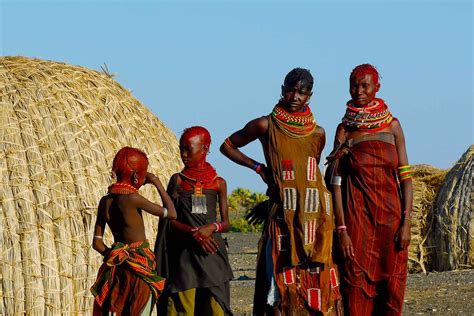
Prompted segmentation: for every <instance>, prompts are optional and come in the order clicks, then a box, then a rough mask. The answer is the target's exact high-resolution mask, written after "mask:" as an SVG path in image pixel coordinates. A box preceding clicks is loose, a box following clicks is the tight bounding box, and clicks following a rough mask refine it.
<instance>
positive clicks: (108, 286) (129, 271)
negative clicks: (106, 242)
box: [91, 241, 165, 315]
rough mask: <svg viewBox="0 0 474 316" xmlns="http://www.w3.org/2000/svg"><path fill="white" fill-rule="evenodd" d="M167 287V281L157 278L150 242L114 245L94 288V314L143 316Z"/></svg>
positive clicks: (100, 270) (101, 268)
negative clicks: (165, 286)
mask: <svg viewBox="0 0 474 316" xmlns="http://www.w3.org/2000/svg"><path fill="white" fill-rule="evenodd" d="M164 284H165V279H163V278H162V277H159V276H158V275H157V274H156V271H155V255H154V254H153V252H152V251H151V249H150V245H149V243H148V241H140V242H135V243H131V244H124V243H120V242H117V243H114V244H113V245H112V249H111V251H110V252H109V253H108V254H107V256H106V257H105V258H104V263H103V264H102V266H101V267H100V269H99V273H98V275H97V280H96V282H95V283H94V285H93V286H92V288H91V292H92V294H93V295H94V297H95V300H94V312H93V313H94V315H109V313H110V312H113V313H116V314H117V315H141V313H142V312H143V311H144V310H145V309H146V308H147V305H148V303H149V300H150V299H152V300H153V301H156V299H158V297H159V295H160V293H161V291H162V290H163V288H164ZM150 296H151V297H150Z"/></svg>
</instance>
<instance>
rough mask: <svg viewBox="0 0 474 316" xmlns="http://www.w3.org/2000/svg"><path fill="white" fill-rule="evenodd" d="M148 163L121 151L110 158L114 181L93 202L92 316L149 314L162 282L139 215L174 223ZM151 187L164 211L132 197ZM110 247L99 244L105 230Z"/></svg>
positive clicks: (132, 152)
mask: <svg viewBox="0 0 474 316" xmlns="http://www.w3.org/2000/svg"><path fill="white" fill-rule="evenodd" d="M147 169H148V158H147V156H146V154H145V153H144V152H142V151H140V150H138V149H136V148H131V147H124V148H122V149H120V150H119V151H118V152H117V154H116V155H115V158H114V161H113V166H112V172H113V173H114V174H115V176H116V177H117V182H116V183H114V184H112V185H111V186H110V187H109V190H108V194H107V195H105V196H104V197H102V199H101V200H100V202H99V209H98V212H97V220H96V223H95V228H94V239H93V244H92V246H93V248H94V249H95V250H96V251H97V252H99V253H100V254H101V255H103V256H104V260H103V261H104V262H103V264H102V266H101V267H100V270H99V273H98V276H97V280H96V282H95V283H94V285H93V286H92V288H91V292H92V294H93V295H94V297H95V300H94V310H93V315H111V314H113V315H115V314H117V315H122V313H123V314H127V315H150V314H151V311H152V309H153V306H154V302H156V300H157V299H158V296H159V295H160V294H161V291H162V290H163V288H164V285H165V280H164V279H163V278H162V277H159V276H158V275H157V273H156V271H155V256H154V254H153V252H152V251H151V249H150V244H149V242H148V240H146V236H145V226H144V224H143V217H142V210H143V211H145V212H147V213H150V214H152V215H155V216H160V217H161V218H166V217H168V218H176V210H175V208H174V205H173V202H172V201H171V198H170V197H169V196H168V194H167V193H166V191H165V189H164V188H163V186H162V185H161V182H160V179H158V177H157V176H155V175H153V174H152V173H149V172H147ZM147 183H150V184H153V185H154V186H155V187H156V189H157V190H158V193H159V194H160V196H161V199H162V201H163V205H164V206H160V205H157V204H155V203H153V202H151V201H149V200H147V199H146V198H145V197H143V196H141V195H140V194H139V193H138V189H139V188H140V187H141V186H142V185H144V184H147ZM106 225H108V226H109V227H110V230H111V231H112V234H113V236H114V244H113V245H112V246H111V247H107V246H106V245H105V243H104V241H103V234H104V230H105V226H106Z"/></svg>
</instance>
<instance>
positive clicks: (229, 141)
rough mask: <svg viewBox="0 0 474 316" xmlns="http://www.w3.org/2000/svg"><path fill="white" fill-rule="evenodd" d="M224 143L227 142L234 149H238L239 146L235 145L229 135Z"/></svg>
mask: <svg viewBox="0 0 474 316" xmlns="http://www.w3.org/2000/svg"><path fill="white" fill-rule="evenodd" d="M224 144H226V145H227V146H229V147H230V148H232V149H237V146H235V145H234V144H233V143H232V141H231V140H230V137H227V138H226V139H225V140H224Z"/></svg>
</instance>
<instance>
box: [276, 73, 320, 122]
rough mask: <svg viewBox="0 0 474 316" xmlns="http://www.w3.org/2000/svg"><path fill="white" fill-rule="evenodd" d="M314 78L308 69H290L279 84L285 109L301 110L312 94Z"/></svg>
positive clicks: (290, 110)
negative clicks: (280, 84)
mask: <svg viewBox="0 0 474 316" xmlns="http://www.w3.org/2000/svg"><path fill="white" fill-rule="evenodd" d="M313 83H314V79H313V76H312V75H311V73H310V72H309V70H308V69H304V68H295V69H293V70H292V71H290V72H289V73H288V74H287V75H286V77H285V81H284V83H283V85H282V86H281V95H282V103H283V106H284V107H285V109H286V110H287V111H288V112H290V113H292V112H301V111H303V109H304V106H305V105H306V104H307V103H308V102H309V99H310V98H311V95H312V94H313V92H312V90H313Z"/></svg>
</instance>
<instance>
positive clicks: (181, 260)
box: [155, 174, 233, 315]
mask: <svg viewBox="0 0 474 316" xmlns="http://www.w3.org/2000/svg"><path fill="white" fill-rule="evenodd" d="M178 177H180V178H181V180H182V182H181V184H182V185H183V186H184V188H183V187H182V186H180V185H178ZM187 180H189V179H186V178H184V177H183V175H182V174H174V175H173V176H172V177H171V179H170V183H169V185H168V194H169V195H170V197H171V199H172V200H173V203H174V205H175V208H176V213H177V219H176V220H177V221H178V222H180V223H184V224H187V225H189V226H192V227H198V226H203V225H206V224H209V223H214V222H216V220H217V210H216V207H217V201H218V194H217V191H216V190H215V189H211V188H214V187H216V184H215V183H213V182H204V183H203V185H204V186H203V187H202V195H200V196H199V197H200V198H204V199H205V202H204V205H205V210H203V208H199V210H198V212H197V211H196V210H193V195H194V191H195V190H194V189H193V188H192V187H190V186H189V183H188V182H187ZM199 206H200V207H201V206H202V204H200V205H199ZM212 238H213V239H214V240H215V241H216V243H217V244H218V249H217V252H216V253H215V254H208V253H206V252H204V251H203V250H202V248H201V246H200V245H199V244H198V243H197V242H196V241H195V240H194V238H193V237H192V236H191V235H190V234H189V233H183V232H181V231H177V230H175V229H173V228H172V226H171V225H170V223H169V220H167V219H164V220H163V219H162V220H160V223H159V227H158V235H157V238H156V244H155V254H156V257H157V260H158V262H157V272H158V274H159V275H161V276H163V277H165V278H167V280H168V281H167V285H166V291H165V292H164V294H163V296H162V297H161V298H160V301H159V303H158V312H159V313H160V315H172V314H173V313H172V310H167V306H168V300H169V297H170V296H176V295H177V293H180V294H183V292H185V291H188V290H190V289H197V290H198V291H197V292H199V293H200V294H202V293H207V294H208V295H212V296H213V297H214V299H215V300H216V301H217V302H218V303H219V304H220V306H221V307H222V309H223V310H224V312H225V315H232V312H231V308H230V286H229V281H230V280H231V279H232V278H233V274H232V269H231V267H230V263H229V258H228V256H227V250H226V247H225V244H224V240H223V239H222V236H221V234H220V233H214V234H212ZM200 289H206V290H207V291H200ZM196 299H198V296H196ZM196 306H199V304H197V305H196ZM195 315H205V313H204V312H200V311H197V310H196V311H195Z"/></svg>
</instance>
